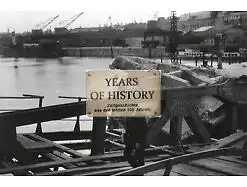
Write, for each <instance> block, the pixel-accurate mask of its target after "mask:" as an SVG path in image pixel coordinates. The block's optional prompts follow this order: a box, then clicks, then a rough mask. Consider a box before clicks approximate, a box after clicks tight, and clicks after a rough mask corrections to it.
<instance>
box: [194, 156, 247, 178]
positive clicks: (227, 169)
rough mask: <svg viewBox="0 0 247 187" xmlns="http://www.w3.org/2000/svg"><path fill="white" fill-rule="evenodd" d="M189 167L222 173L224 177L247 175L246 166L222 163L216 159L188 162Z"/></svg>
mask: <svg viewBox="0 0 247 187" xmlns="http://www.w3.org/2000/svg"><path fill="white" fill-rule="evenodd" d="M190 165H193V166H198V167H201V168H206V169H210V170H212V171H216V172H220V173H223V174H224V175H247V165H246V166H243V165H240V164H234V163H231V162H223V161H222V160H218V159H213V158H211V159H209V158H208V159H200V160H195V161H192V162H190Z"/></svg>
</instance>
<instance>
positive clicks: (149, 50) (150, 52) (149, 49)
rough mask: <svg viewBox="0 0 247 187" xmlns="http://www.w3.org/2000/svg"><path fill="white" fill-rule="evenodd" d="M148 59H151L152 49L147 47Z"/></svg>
mask: <svg viewBox="0 0 247 187" xmlns="http://www.w3.org/2000/svg"><path fill="white" fill-rule="evenodd" d="M148 57H149V58H152V48H151V46H149V47H148Z"/></svg>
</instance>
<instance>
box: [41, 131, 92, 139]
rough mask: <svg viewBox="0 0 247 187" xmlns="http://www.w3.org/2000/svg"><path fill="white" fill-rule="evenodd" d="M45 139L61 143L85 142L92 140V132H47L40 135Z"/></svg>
mask: <svg viewBox="0 0 247 187" xmlns="http://www.w3.org/2000/svg"><path fill="white" fill-rule="evenodd" d="M40 136H42V137H43V138H45V139H48V140H51V141H61V140H83V139H91V138H92V131H80V132H74V131H71V132H66V131H65V132H62V131H60V132H45V133H42V134H40Z"/></svg>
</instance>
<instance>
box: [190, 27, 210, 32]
mask: <svg viewBox="0 0 247 187" xmlns="http://www.w3.org/2000/svg"><path fill="white" fill-rule="evenodd" d="M212 28H214V26H205V27H200V28H198V29H196V30H194V32H205V31H208V30H209V29H212Z"/></svg>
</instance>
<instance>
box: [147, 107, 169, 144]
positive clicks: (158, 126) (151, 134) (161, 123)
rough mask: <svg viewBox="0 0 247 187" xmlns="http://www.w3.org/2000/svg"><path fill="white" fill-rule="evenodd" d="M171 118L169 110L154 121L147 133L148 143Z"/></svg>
mask: <svg viewBox="0 0 247 187" xmlns="http://www.w3.org/2000/svg"><path fill="white" fill-rule="evenodd" d="M169 119H170V117H169V114H168V112H167V111H165V112H164V113H163V114H162V115H161V117H160V118H159V119H158V120H156V121H155V122H154V123H153V125H152V126H151V127H150V128H149V130H148V133H147V137H146V145H149V144H150V143H151V141H152V140H153V138H154V137H156V136H157V135H158V134H159V133H160V131H161V129H162V128H163V127H164V125H165V124H166V123H167V122H168V120H169Z"/></svg>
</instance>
